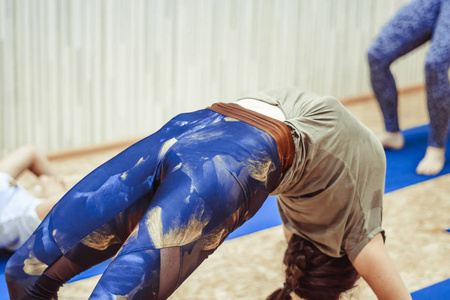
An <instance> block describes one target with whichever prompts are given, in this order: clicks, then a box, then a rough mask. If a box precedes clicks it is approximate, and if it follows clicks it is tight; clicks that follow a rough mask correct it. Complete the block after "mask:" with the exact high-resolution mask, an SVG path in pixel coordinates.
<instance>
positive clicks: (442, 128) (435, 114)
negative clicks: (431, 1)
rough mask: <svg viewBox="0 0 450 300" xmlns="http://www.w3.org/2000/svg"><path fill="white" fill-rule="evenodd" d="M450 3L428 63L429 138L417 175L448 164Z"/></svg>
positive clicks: (444, 6) (442, 12)
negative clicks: (446, 159)
mask: <svg viewBox="0 0 450 300" xmlns="http://www.w3.org/2000/svg"><path fill="white" fill-rule="evenodd" d="M449 33H450V1H449V0H441V6H440V9H439V14H438V17H437V20H436V24H435V29H434V31H433V37H432V38H431V45H430V49H429V50H428V53H427V58H426V62H425V76H426V86H427V104H428V112H429V116H430V134H429V136H428V148H427V151H426V154H425V157H424V158H423V159H422V161H421V162H420V163H419V165H418V166H417V173H419V174H425V175H433V174H437V173H439V172H440V171H441V170H442V168H443V167H444V163H445V145H446V143H447V136H448V128H449V124H448V122H449V115H450V82H449V79H448V70H449V67H450V34H449Z"/></svg>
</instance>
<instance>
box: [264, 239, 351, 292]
mask: <svg viewBox="0 0 450 300" xmlns="http://www.w3.org/2000/svg"><path fill="white" fill-rule="evenodd" d="M284 264H285V265H286V272H285V273H286V282H285V283H284V287H283V288H282V289H278V290H276V291H275V292H273V293H272V294H271V295H270V296H269V297H268V298H267V299H268V300H290V299H291V296H290V293H291V292H294V293H295V294H297V295H298V296H300V297H302V298H304V299H307V300H324V299H326V300H328V299H329V300H337V299H339V296H340V294H341V293H343V292H345V291H347V290H349V289H351V288H352V287H353V286H354V284H355V282H356V280H357V279H358V278H359V274H358V272H357V271H356V270H355V268H354V267H353V265H352V264H351V262H350V261H349V259H348V257H347V256H343V257H340V258H336V257H331V256H328V255H326V254H323V253H322V252H321V251H320V250H319V249H317V247H316V246H314V245H313V244H312V243H311V242H309V241H307V240H305V239H303V238H301V237H300V236H298V235H293V236H292V238H291V240H290V241H289V245H288V248H287V250H286V253H285V256H284Z"/></svg>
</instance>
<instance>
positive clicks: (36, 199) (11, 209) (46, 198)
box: [0, 145, 67, 251]
mask: <svg viewBox="0 0 450 300" xmlns="http://www.w3.org/2000/svg"><path fill="white" fill-rule="evenodd" d="M26 170H29V171H31V172H32V173H33V174H34V175H36V176H37V177H38V182H39V184H38V185H36V187H39V189H38V190H35V191H33V192H34V193H33V194H34V195H32V194H31V193H29V192H27V191H26V190H25V189H24V188H23V187H22V186H20V185H19V184H18V182H17V178H18V177H19V176H20V175H21V174H22V173H23V172H24V171H26ZM66 191H67V190H66V188H65V185H64V182H63V181H62V180H61V179H59V178H58V177H57V176H56V174H55V172H54V171H53V169H52V167H51V164H50V162H49V161H48V160H47V158H46V157H45V156H44V155H43V154H42V153H40V152H39V150H38V149H37V148H36V146H35V145H26V146H22V147H20V148H17V149H15V150H14V151H12V152H11V153H9V154H8V155H7V156H5V157H3V158H2V159H1V160H0V248H2V249H6V250H9V251H15V250H17V249H18V248H19V247H20V246H21V245H22V244H23V243H25V241H26V240H27V239H28V238H29V237H30V236H31V234H32V233H33V232H34V230H35V229H36V228H37V227H38V225H39V223H41V221H42V220H43V219H44V218H45V216H46V215H47V213H48V212H49V211H50V209H51V208H52V207H53V205H54V204H55V203H56V202H57V201H58V200H59V199H60V198H61V196H63V195H64V193H65V192H66Z"/></svg>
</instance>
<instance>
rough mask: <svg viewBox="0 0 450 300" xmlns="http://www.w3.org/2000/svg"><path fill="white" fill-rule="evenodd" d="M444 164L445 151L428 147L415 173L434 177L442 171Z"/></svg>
mask: <svg viewBox="0 0 450 300" xmlns="http://www.w3.org/2000/svg"><path fill="white" fill-rule="evenodd" d="M444 164H445V149H444V148H436V147H431V146H428V147H427V152H426V153H425V156H424V158H422V160H421V161H420V163H419V165H418V166H417V169H416V172H417V174H422V175H436V174H437V173H439V172H440V171H441V170H442V168H443V167H444Z"/></svg>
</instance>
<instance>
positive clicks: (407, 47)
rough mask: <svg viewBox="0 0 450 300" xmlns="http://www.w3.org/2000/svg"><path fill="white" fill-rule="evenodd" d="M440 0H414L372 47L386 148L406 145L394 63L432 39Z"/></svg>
mask: <svg viewBox="0 0 450 300" xmlns="http://www.w3.org/2000/svg"><path fill="white" fill-rule="evenodd" d="M439 3H440V0H414V1H412V2H411V3H409V4H407V5H406V6H404V7H402V8H401V9H400V10H399V11H398V12H397V13H396V15H395V16H394V17H393V18H392V19H391V20H390V21H389V22H388V23H387V24H386V25H385V26H384V27H383V28H382V30H381V31H380V34H379V35H378V37H377V38H376V39H375V40H374V41H373V43H372V45H371V47H370V49H369V51H368V60H369V66H370V79H371V83H372V88H373V91H374V93H375V96H376V98H377V100H378V103H379V105H380V108H381V112H382V114H383V117H384V123H385V129H386V131H385V133H384V134H383V135H382V136H381V137H380V140H381V142H382V143H383V146H384V147H386V148H394V149H399V148H402V147H403V144H404V141H403V136H402V134H401V133H400V127H399V122H398V114H397V88H396V84H395V80H394V77H393V75H392V73H391V71H390V65H391V64H392V63H393V62H394V61H395V60H396V59H397V58H399V57H401V56H403V55H405V54H407V53H408V52H410V51H412V50H414V49H416V48H417V47H419V46H420V45H422V44H423V43H425V42H426V41H428V40H430V38H431V36H432V33H433V29H434V25H435V22H436V18H437V16H438V12H439Z"/></svg>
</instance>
